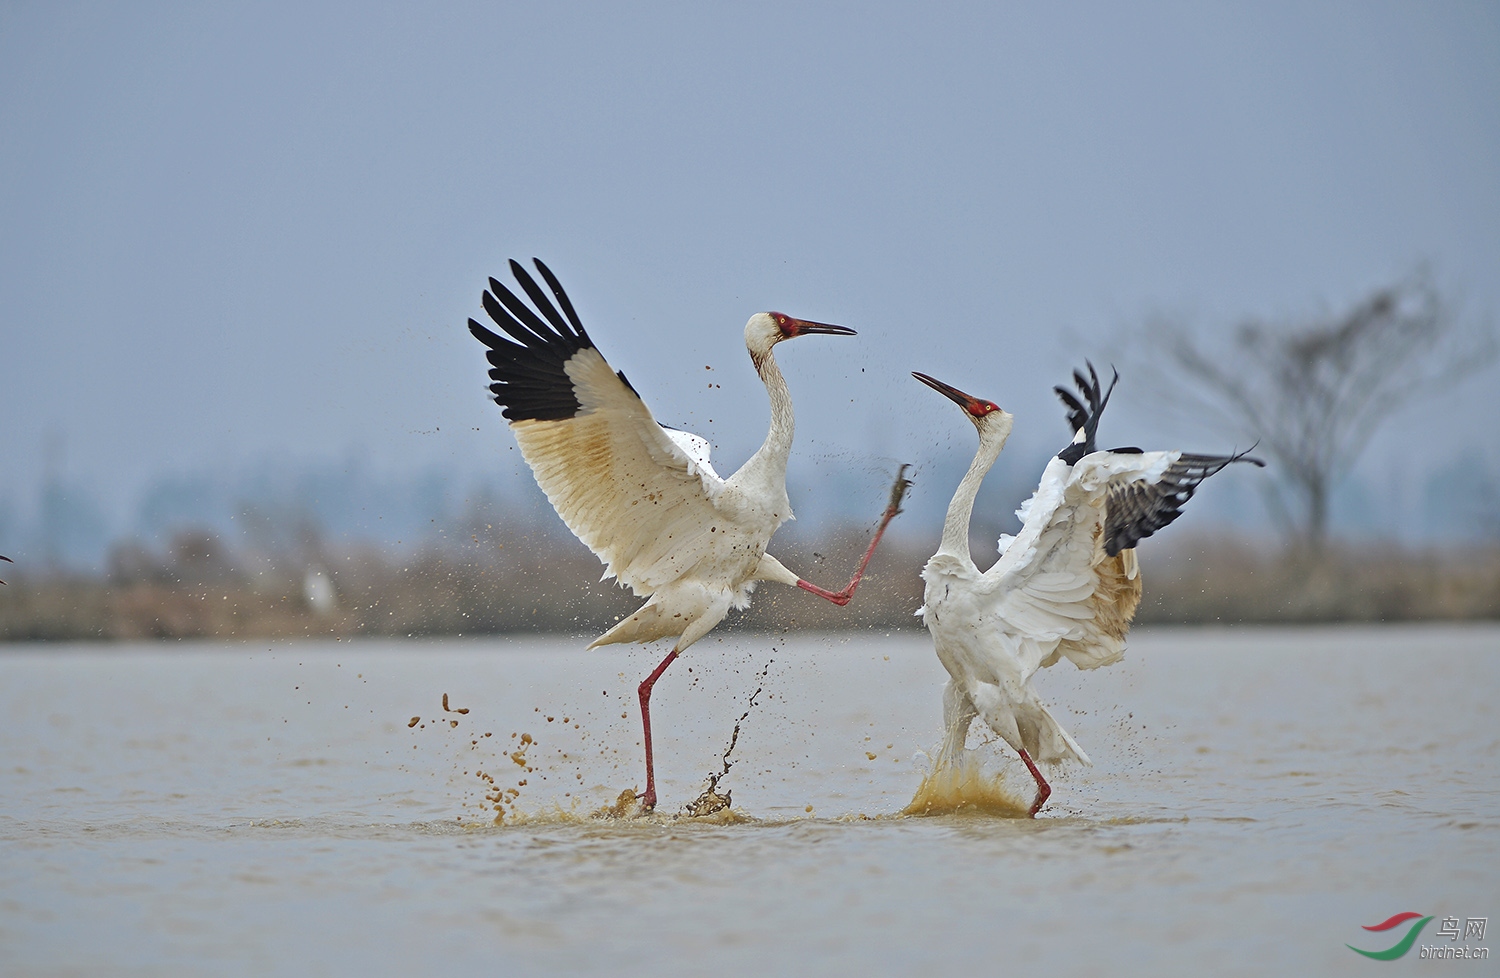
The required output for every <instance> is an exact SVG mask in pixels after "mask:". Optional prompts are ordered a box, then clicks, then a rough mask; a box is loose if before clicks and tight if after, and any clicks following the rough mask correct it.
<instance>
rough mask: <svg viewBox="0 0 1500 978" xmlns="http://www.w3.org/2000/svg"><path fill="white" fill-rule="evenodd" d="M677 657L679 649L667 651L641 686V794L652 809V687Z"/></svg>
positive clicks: (653, 801)
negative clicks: (643, 783)
mask: <svg viewBox="0 0 1500 978" xmlns="http://www.w3.org/2000/svg"><path fill="white" fill-rule="evenodd" d="M676 658H677V650H676V649H673V650H672V651H671V652H668V653H667V657H666V658H665V659H663V660H661V665H659V666H657V667H656V669H655V671H653V672H652V673H651V675H649V676H647V677H646V678H645V679H644V680H643V681H642V682H641V686H640V690H639V692H640V696H641V729H642V730H644V731H645V734H646V793H645V794H644V795H641V807H643V808H644V809H646V811H648V812H649V811H650V810H651V809H653V808H655V807H656V768H655V766H654V765H653V764H652V761H651V687H652V686H655V685H656V681H657V680H658V679H660V678H661V674H662V673H664V672H666V671H667V666H670V665H671V664H672V660H673V659H676Z"/></svg>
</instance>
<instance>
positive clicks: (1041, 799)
mask: <svg viewBox="0 0 1500 978" xmlns="http://www.w3.org/2000/svg"><path fill="white" fill-rule="evenodd" d="M1020 754H1021V760H1023V761H1025V762H1026V770H1028V771H1030V772H1031V776H1032V777H1033V778H1036V801H1034V802H1032V803H1031V811H1029V812H1027V813H1026V817H1027V818H1036V813H1037V812H1039V811H1041V810H1042V806H1043V805H1045V804H1046V803H1047V799H1048V798H1050V797H1052V786H1051V785H1049V784H1048V783H1047V779H1046V778H1044V777H1042V772H1040V771H1038V770H1037V769H1036V765H1035V764H1033V763H1031V755H1030V754H1028V753H1026V748H1024V747H1023V748H1021V750H1020Z"/></svg>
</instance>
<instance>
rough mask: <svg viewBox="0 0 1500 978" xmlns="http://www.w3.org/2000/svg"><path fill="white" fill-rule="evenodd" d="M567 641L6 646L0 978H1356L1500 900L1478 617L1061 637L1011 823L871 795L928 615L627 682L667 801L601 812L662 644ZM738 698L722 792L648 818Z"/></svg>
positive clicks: (1498, 906)
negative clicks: (619, 813) (914, 812)
mask: <svg viewBox="0 0 1500 978" xmlns="http://www.w3.org/2000/svg"><path fill="white" fill-rule="evenodd" d="M585 644H586V639H534V638H507V639H487V640H445V641H421V642H418V641H406V642H394V641H368V642H356V643H352V644H351V643H341V642H298V643H261V644H243V645H227V646H226V645H223V644H213V643H182V644H172V645H151V644H141V645H117V646H8V647H5V648H4V649H3V651H0V711H3V712H0V716H3V717H4V721H5V722H4V724H3V725H0V972H3V973H5V974H8V975H71V974H80V975H81V974H88V975H103V974H109V975H175V974H182V975H187V974H225V975H263V974H285V975H304V974H306V975H319V974H330V975H332V974H356V973H358V974H364V975H384V974H403V975H405V974H416V973H423V974H433V973H442V972H448V971H453V972H458V973H466V972H471V971H473V970H474V969H485V973H494V974H507V975H511V974H527V973H553V972H559V971H561V972H568V973H573V972H582V973H598V974H626V975H629V974H648V973H649V974H664V975H675V974H682V975H688V974H702V973H705V972H707V971H711V970H718V971H723V972H724V973H728V974H743V973H747V972H749V971H750V970H751V969H752V968H753V969H757V970H763V969H773V970H774V971H775V972H782V973H803V974H807V973H855V972H865V973H872V974H894V973H903V972H912V971H915V970H918V969H921V970H922V971H924V972H927V971H930V970H931V969H934V968H938V967H942V968H945V969H947V973H950V974H955V973H961V972H962V973H967V972H973V973H983V974H994V973H1011V972H1014V971H1016V970H1017V969H1021V968H1024V969H1028V970H1032V969H1046V971H1047V972H1050V973H1057V974H1097V973H1103V972H1108V973H1111V974H1136V973H1139V974H1160V973H1168V974H1178V973H1180V974H1202V973H1222V974H1246V975H1254V974H1265V973H1267V972H1270V971H1272V970H1273V969H1282V970H1289V971H1293V972H1295V973H1301V974H1312V973H1324V974H1326V973H1348V974H1356V973H1365V972H1366V971H1368V970H1369V969H1371V968H1378V967H1385V968H1389V969H1400V968H1406V969H1411V968H1416V967H1419V966H1423V967H1425V966H1427V963H1425V962H1423V963H1421V964H1420V965H1419V963H1418V961H1417V960H1416V952H1413V953H1412V954H1411V955H1409V956H1408V958H1406V959H1404V960H1403V961H1400V962H1396V963H1395V964H1390V965H1386V964H1381V963H1378V962H1370V961H1367V960H1365V959H1363V958H1360V957H1358V956H1357V955H1355V954H1353V953H1352V952H1350V951H1349V950H1348V949H1347V948H1346V947H1345V944H1346V943H1352V944H1355V945H1356V946H1360V947H1367V948H1372V949H1374V948H1380V947H1384V946H1387V945H1389V944H1390V943H1393V940H1392V939H1391V938H1389V937H1387V936H1384V935H1371V934H1368V933H1367V932H1364V931H1362V930H1361V929H1360V925H1362V924H1371V923H1375V922H1378V921H1381V920H1384V919H1386V918H1387V917H1389V916H1391V915H1392V914H1394V913H1397V912H1399V911H1405V910H1414V911H1417V912H1419V913H1422V914H1424V915H1426V914H1435V915H1437V916H1438V917H1439V918H1441V917H1443V916H1449V915H1452V916H1457V917H1459V918H1464V917H1478V916H1486V915H1489V916H1496V917H1500V902H1497V901H1496V899H1495V896H1494V894H1495V893H1497V892H1500V890H1497V888H1496V886H1495V882H1494V881H1495V879H1496V875H1497V870H1500V814H1497V813H1500V715H1497V712H1496V708H1495V695H1496V692H1497V691H1500V628H1497V627H1495V626H1479V627H1420V628H1407V627H1393V628H1330V629H1306V630H1282V629H1234V630H1158V631H1144V632H1141V633H1139V634H1138V635H1136V636H1135V637H1134V638H1133V640H1132V643H1131V647H1130V652H1129V653H1128V655H1127V658H1126V660H1125V661H1124V662H1122V663H1120V664H1118V665H1116V666H1113V667H1110V668H1107V669H1103V670H1099V671H1096V672H1092V673H1079V672H1077V671H1076V670H1073V669H1072V668H1071V667H1070V666H1068V665H1067V664H1066V663H1063V664H1061V665H1059V666H1058V667H1056V668H1054V669H1051V670H1048V671H1046V672H1045V673H1044V674H1043V676H1042V677H1041V683H1040V685H1041V686H1042V689H1043V691H1044V693H1045V694H1046V695H1047V696H1048V697H1049V698H1050V699H1051V701H1052V703H1053V705H1054V707H1055V708H1056V710H1057V712H1058V716H1059V718H1060V719H1063V722H1064V723H1065V724H1067V725H1068V726H1069V727H1070V729H1071V731H1072V732H1073V734H1074V735H1075V737H1076V738H1077V739H1078V740H1079V742H1080V743H1081V744H1082V745H1083V747H1084V748H1085V750H1087V751H1088V752H1089V754H1090V755H1091V756H1092V757H1093V759H1094V761H1095V766H1094V767H1092V768H1085V769H1077V768H1075V769H1071V770H1064V771H1060V772H1058V775H1057V777H1056V778H1055V780H1054V794H1053V796H1052V800H1051V802H1050V803H1049V805H1048V807H1047V808H1046V809H1044V810H1043V813H1042V817H1040V818H1038V819H1037V820H1035V821H1026V820H1017V819H1004V818H995V817H988V816H975V815H954V816H944V817H936V818H912V817H901V816H899V815H898V814H897V813H899V812H900V810H901V809H902V808H903V807H904V806H905V805H906V803H907V802H908V801H909V800H910V799H911V797H912V794H913V792H914V791H915V789H916V787H917V785H918V783H919V781H920V778H921V774H922V772H923V770H924V764H925V756H926V755H925V752H926V751H930V750H933V749H935V747H936V745H937V743H938V741H939V735H940V720H941V698H940V688H941V683H942V679H943V674H942V671H941V668H940V667H939V666H938V664H937V661H936V658H935V657H934V655H933V653H932V651H931V647H930V645H928V644H927V642H926V639H925V636H923V635H920V634H917V635H905V634H903V635H895V636H885V635H880V634H874V635H869V634H851V635H839V636H805V635H794V636H785V637H777V636H763V635H745V634H732V633H731V634H726V635H723V636H711V637H710V638H708V639H706V640H704V641H703V642H700V643H699V644H698V645H697V646H695V647H694V648H693V650H692V651H691V652H690V653H689V654H688V656H686V657H685V658H684V659H682V660H680V661H679V662H678V663H677V664H675V665H673V667H672V669H671V670H669V671H668V673H667V674H666V677H665V678H664V679H663V680H662V681H661V682H660V683H659V684H658V685H657V692H656V697H655V699H654V701H653V702H654V704H655V708H654V710H653V718H654V720H655V725H656V728H657V737H658V740H657V750H658V758H659V760H658V769H659V770H658V773H659V776H660V784H659V791H660V794H661V797H662V804H661V809H662V813H663V814H662V815H661V817H658V818H654V819H643V820H634V821H631V820H602V819H597V818H593V817H591V813H592V812H593V811H595V810H596V809H598V808H600V807H602V806H604V805H606V804H608V803H609V802H611V801H613V800H614V799H615V798H616V796H617V795H618V794H619V792H620V791H621V790H622V789H625V788H632V787H643V785H642V783H641V782H642V779H643V773H642V770H641V766H642V764H641V759H640V756H639V737H640V732H639V718H638V716H637V713H636V709H635V706H634V689H635V685H636V683H638V682H639V681H640V679H641V677H642V676H644V675H645V673H646V672H647V671H649V670H650V668H651V667H652V666H653V665H654V664H655V659H656V657H657V655H658V654H659V653H658V652H657V651H656V650H644V649H635V650H621V649H618V648H614V649H602V650H596V651H593V652H585V651H583V646H584V645H585ZM756 690H760V693H759V695H758V696H757V697H756V700H755V705H754V706H753V707H750V706H749V701H750V698H751V696H752V694H754V693H755V692H756ZM444 694H447V696H448V707H449V709H448V710H447V711H445V710H444V706H443V699H442V698H443V695H444ZM458 710H467V711H468V712H466V713H460V712H456V711H458ZM747 710H748V715H746V716H745V718H744V720H743V722H742V723H740V735H739V740H738V743H737V745H736V747H735V749H734V751H733V753H732V754H731V755H730V760H731V761H732V762H733V766H732V768H731V771H730V773H729V775H727V776H726V777H724V778H723V781H722V784H721V788H720V790H721V791H722V790H724V789H728V790H729V791H730V792H731V793H732V797H733V802H734V812H733V815H734V817H733V818H730V819H723V818H719V819H716V820H691V819H684V818H673V817H671V813H672V812H675V811H677V810H680V809H681V808H682V807H683V806H685V805H686V804H687V803H689V802H690V801H692V800H693V798H694V797H695V796H697V794H698V793H699V792H700V791H701V790H702V787H703V779H704V777H705V776H706V775H708V774H709V773H711V772H715V771H720V770H722V766H723V762H722V757H723V754H724V752H725V750H726V748H727V747H728V744H729V741H730V738H731V734H732V731H733V728H734V726H735V722H736V720H738V719H739V718H740V717H741V715H742V714H746V713H747ZM622 714H623V715H622ZM414 717H418V718H420V719H419V720H418V721H417V723H416V725H414V726H412V725H409V724H410V723H411V721H412V718H414ZM486 735H488V736H486ZM523 735H529V737H530V738H531V741H532V742H531V743H530V744H527V745H525V749H524V751H523V750H521V741H522V740H523ZM985 749H986V750H988V751H989V752H990V763H992V764H994V765H997V766H1003V765H1004V764H1005V763H1006V762H1005V761H1004V759H1003V755H1002V754H1001V753H1000V752H998V751H995V750H994V749H993V748H985ZM511 755H516V758H515V759H513V758H512V756H511ZM517 760H519V761H520V763H517ZM527 768H530V770H529V771H528V770H527ZM1007 771H1008V776H1010V775H1018V777H1014V778H1013V782H1014V784H1015V785H1016V786H1017V792H1018V795H1019V796H1020V797H1022V798H1025V797H1026V791H1027V788H1026V779H1025V777H1024V772H1023V771H1022V770H1021V769H1020V768H1019V765H1015V766H1014V767H1013V768H1010V769H1007ZM523 781H524V782H525V783H524V784H522V783H521V782H523ZM495 798H498V799H499V801H500V804H501V807H502V808H503V809H504V814H505V818H504V820H503V821H502V823H501V824H499V825H496V824H494V819H495V815H496V810H495V809H496V802H495V801H492V800H490V799H495ZM507 803H508V804H507ZM1433 927H1434V928H1435V927H1436V925H1435V924H1434V925H1433ZM1424 938H1425V939H1427V940H1432V939H1434V938H1435V934H1426V935H1424ZM1446 967H1452V968H1458V969H1460V970H1463V969H1466V968H1467V969H1470V970H1475V969H1477V970H1478V971H1482V970H1483V969H1484V968H1486V967H1488V965H1485V964H1476V963H1470V962H1454V963H1451V964H1448V965H1446Z"/></svg>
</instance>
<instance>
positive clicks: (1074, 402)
mask: <svg viewBox="0 0 1500 978" xmlns="http://www.w3.org/2000/svg"><path fill="white" fill-rule="evenodd" d="M1084 364H1085V365H1086V366H1087V367H1088V368H1089V375H1088V377H1084V375H1083V371H1081V370H1075V371H1073V382H1074V383H1075V384H1077V385H1078V390H1079V392H1080V393H1081V394H1083V399H1084V401H1086V402H1087V403H1088V407H1087V408H1085V407H1084V405H1083V403H1081V402H1080V401H1079V400H1078V398H1076V397H1074V396H1073V395H1072V394H1070V393H1069V392H1068V391H1067V390H1066V389H1065V388H1063V387H1054V388H1052V389H1053V390H1054V391H1056V392H1057V396H1058V398H1059V399H1061V400H1062V402H1063V405H1064V406H1065V407H1066V408H1067V409H1068V424H1069V425H1071V426H1072V428H1073V433H1074V435H1075V436H1076V435H1077V434H1078V432H1079V431H1082V432H1083V441H1080V442H1074V443H1072V444H1070V445H1068V447H1067V448H1064V449H1063V450H1062V451H1060V452H1058V453H1057V457H1058V458H1060V459H1062V460H1063V461H1064V462H1067V463H1068V464H1069V465H1077V464H1078V460H1079V459H1081V458H1083V457H1084V456H1085V455H1089V454H1091V453H1093V452H1096V451H1098V444H1097V443H1096V442H1095V440H1094V436H1095V434H1096V433H1097V432H1098V430H1099V416H1100V415H1102V414H1103V413H1104V407H1105V405H1107V404H1108V403H1109V397H1110V395H1111V394H1113V393H1114V392H1115V385H1116V384H1118V383H1119V382H1120V372H1119V371H1118V370H1115V371H1114V377H1113V379H1111V380H1110V382H1109V390H1104V389H1103V388H1102V386H1101V385H1100V383H1099V374H1098V372H1097V371H1095V370H1094V365H1093V364H1092V363H1090V362H1089V361H1087V360H1085V361H1084Z"/></svg>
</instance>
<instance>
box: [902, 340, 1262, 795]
mask: <svg viewBox="0 0 1500 978" xmlns="http://www.w3.org/2000/svg"><path fill="white" fill-rule="evenodd" d="M1089 375H1090V378H1089V379H1085V378H1084V376H1083V374H1082V373H1079V372H1076V371H1075V372H1074V374H1073V376H1074V378H1075V379H1076V380H1077V382H1078V386H1079V388H1080V390H1081V391H1082V393H1083V395H1084V399H1085V400H1086V401H1087V402H1088V403H1087V407H1085V406H1084V405H1083V404H1081V403H1079V401H1078V400H1077V399H1076V398H1074V397H1073V396H1072V395H1071V394H1069V393H1068V392H1067V391H1066V390H1064V389H1062V388H1061V387H1059V388H1056V390H1057V393H1058V395H1059V396H1060V397H1062V399H1063V400H1064V402H1065V403H1066V404H1067V405H1068V408H1069V422H1070V423H1071V424H1072V425H1073V428H1074V432H1075V434H1074V438H1073V442H1072V444H1070V445H1069V446H1068V447H1067V448H1066V449H1064V450H1063V451H1062V452H1060V453H1059V454H1058V455H1057V457H1055V458H1053V459H1052V460H1051V461H1050V462H1049V463H1048V464H1047V468H1046V469H1045V470H1044V471H1043V473H1042V479H1041V484H1040V485H1039V486H1038V487H1037V490H1036V493H1035V494H1033V495H1032V497H1031V498H1030V499H1029V500H1027V502H1025V503H1024V504H1022V506H1021V508H1020V509H1019V510H1017V513H1016V515H1018V516H1019V517H1020V518H1021V521H1022V526H1021V532H1020V533H1019V534H1017V535H1016V536H1014V537H1011V536H1009V535H1006V536H1003V537H1001V539H1000V557H999V559H998V560H997V561H996V562H995V564H994V566H992V567H991V568H990V569H989V570H988V571H984V572H982V573H981V572H980V570H979V568H978V567H977V566H975V564H974V560H973V558H972V557H971V556H970V553H969V518H970V516H971V514H972V513H973V510H974V498H975V496H976V495H977V494H978V492H979V486H980V483H981V482H983V481H984V477H985V474H986V473H988V472H989V470H990V468H991V467H992V466H993V465H994V464H995V460H996V459H997V458H999V456H1000V450H1001V449H1002V448H1004V447H1005V440H1006V439H1007V438H1008V437H1009V436H1010V431H1011V424H1012V421H1013V418H1012V416H1011V415H1010V414H1008V413H1006V412H1005V411H1002V410H1001V409H1000V408H999V407H998V406H996V405H995V404H993V403H991V402H990V401H985V400H981V399H979V398H975V397H971V396H970V395H968V394H965V393H964V392H963V391H960V390H958V389H957V388H955V387H950V386H949V385H947V384H944V383H942V382H941V381H938V380H934V379H933V378H931V377H929V376H927V375H926V374H920V373H914V374H913V375H912V376H914V377H916V378H917V379H918V380H920V381H921V382H922V383H924V384H926V385H927V386H929V387H931V388H933V389H935V390H937V391H939V392H941V393H942V394H944V395H946V396H947V397H948V398H950V399H951V400H952V401H954V402H955V403H956V404H958V406H959V407H961V408H963V409H964V412H965V414H966V415H967V416H968V418H969V420H970V421H972V422H974V426H975V427H976V428H978V429H979V451H978V452H977V453H976V454H975V456H974V461H973V462H972V463H971V464H970V466H969V471H968V473H967V474H966V475H965V476H964V478H963V481H961V482H960V483H959V485H958V490H957V491H956V492H955V493H954V494H953V501H952V502H951V503H949V505H948V517H947V520H946V522H944V524H943V541H942V544H941V545H940V546H939V547H938V551H937V553H935V554H934V555H933V556H932V559H931V560H929V561H928V562H927V565H926V566H925V567H924V568H923V569H922V579H923V581H925V582H926V588H925V591H924V596H923V605H922V608H921V610H920V611H919V612H918V613H919V614H920V615H921V616H922V620H923V623H924V624H925V625H926V626H927V630H928V631H929V632H931V633H932V641H933V645H934V646H935V647H936V649H937V654H938V658H939V659H940V660H942V663H943V666H944V667H945V668H946V669H947V670H948V675H949V680H948V683H947V685H946V687H945V688H944V690H943V721H944V725H945V728H946V733H945V736H944V741H943V747H942V750H941V752H940V754H939V755H938V765H939V766H940V767H941V766H943V765H948V764H952V763H953V762H954V761H955V760H957V758H958V757H959V755H960V754H961V752H962V751H963V749H964V740H965V738H966V737H967V736H968V731H969V724H970V723H971V722H972V721H973V720H974V718H975V717H982V718H983V719H984V721H985V723H986V724H988V725H989V728H990V729H991V730H993V731H994V732H995V734H996V735H997V736H999V737H1000V738H1001V739H1003V740H1004V741H1005V742H1006V743H1007V744H1009V745H1010V746H1011V748H1012V749H1014V750H1015V751H1016V753H1017V754H1019V755H1020V757H1021V761H1022V762H1023V763H1024V764H1025V765H1026V769H1027V770H1028V771H1030V772H1031V776H1032V777H1033V778H1034V779H1035V780H1036V785H1037V795H1036V801H1035V802H1034V803H1033V804H1032V806H1031V810H1030V812H1029V813H1028V814H1029V815H1031V816H1033V817H1035V815H1036V813H1037V812H1038V811H1040V810H1041V807H1042V805H1043V804H1044V803H1046V801H1047V798H1048V796H1049V795H1051V793H1052V789H1051V787H1050V786H1049V785H1048V784H1047V781H1046V779H1045V778H1043V777H1042V774H1041V772H1040V771H1039V770H1037V764H1038V763H1057V762H1060V761H1065V760H1073V761H1078V762H1080V763H1083V764H1089V763H1091V762H1090V761H1089V758H1088V755H1087V754H1085V753H1084V751H1083V748H1081V747H1079V746H1078V744H1077V742H1075V741H1074V740H1073V738H1072V737H1071V736H1070V735H1069V734H1068V732H1067V731H1066V730H1064V729H1063V727H1062V725H1061V724H1059V723H1058V722H1057V720H1056V719H1055V718H1053V716H1052V714H1051V713H1050V712H1049V711H1048V710H1047V706H1046V704H1045V703H1043V702H1042V700H1041V698H1040V697H1039V696H1037V694H1036V691H1035V690H1034V689H1032V687H1031V677H1032V676H1033V675H1034V674H1035V673H1036V671H1037V670H1038V669H1039V668H1041V667H1043V666H1050V665H1052V664H1053V663H1055V662H1056V661H1057V660H1058V658H1059V657H1060V656H1066V657H1067V658H1068V659H1069V660H1070V661H1071V662H1072V663H1073V664H1074V665H1075V666H1077V667H1078V668H1080V669H1095V668H1098V667H1099V666H1104V665H1109V664H1110V663H1112V662H1115V661H1117V660H1118V659H1119V658H1120V656H1121V655H1123V654H1124V652H1125V633H1126V632H1127V631H1128V630H1129V628H1130V620H1131V618H1132V617H1133V616H1134V614H1135V609H1136V606H1137V605H1138V604H1139V603H1140V599H1141V576H1140V570H1139V567H1138V566H1137V564H1136V557H1135V550H1134V549H1133V548H1134V547H1135V545H1136V542H1137V541H1139V540H1141V539H1142V538H1144V537H1148V536H1150V535H1151V534H1152V533H1154V532H1155V531H1156V530H1159V529H1161V528H1162V527H1164V526H1166V525H1167V524H1168V523H1170V522H1172V521H1173V520H1174V519H1176V518H1177V516H1178V513H1179V511H1180V509H1181V507H1182V505H1183V504H1184V503H1185V502H1187V500H1188V499H1189V498H1190V497H1191V496H1192V495H1193V491H1194V490H1195V489H1196V488H1197V487H1198V484H1199V483H1201V482H1202V481H1203V480H1204V479H1206V478H1208V477H1209V476H1211V475H1213V474H1214V473H1215V472H1218V471H1219V470H1220V469H1222V468H1224V467H1225V466H1226V465H1228V464H1230V463H1231V462H1238V461H1245V462H1251V463H1253V464H1255V465H1261V464H1262V463H1261V462H1260V461H1259V460H1257V459H1252V458H1247V457H1246V456H1244V455H1243V454H1240V455H1218V456H1211V455H1188V454H1184V453H1183V452H1178V451H1169V452H1142V451H1141V450H1140V449H1139V448H1118V449H1114V450H1112V451H1097V450H1096V448H1095V444H1094V435H1095V430H1096V429H1097V427H1098V424H1099V415H1100V413H1101V412H1102V411H1103V410H1104V406H1105V404H1107V403H1108V402H1109V395H1110V392H1112V391H1113V390H1114V382H1111V383H1110V389H1109V391H1101V390H1100V385H1099V378H1098V375H1097V374H1095V373H1094V368H1093V366H1092V365H1090V367H1089ZM1118 379H1119V375H1118V374H1116V375H1115V380H1116V381H1117V380H1118Z"/></svg>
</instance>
